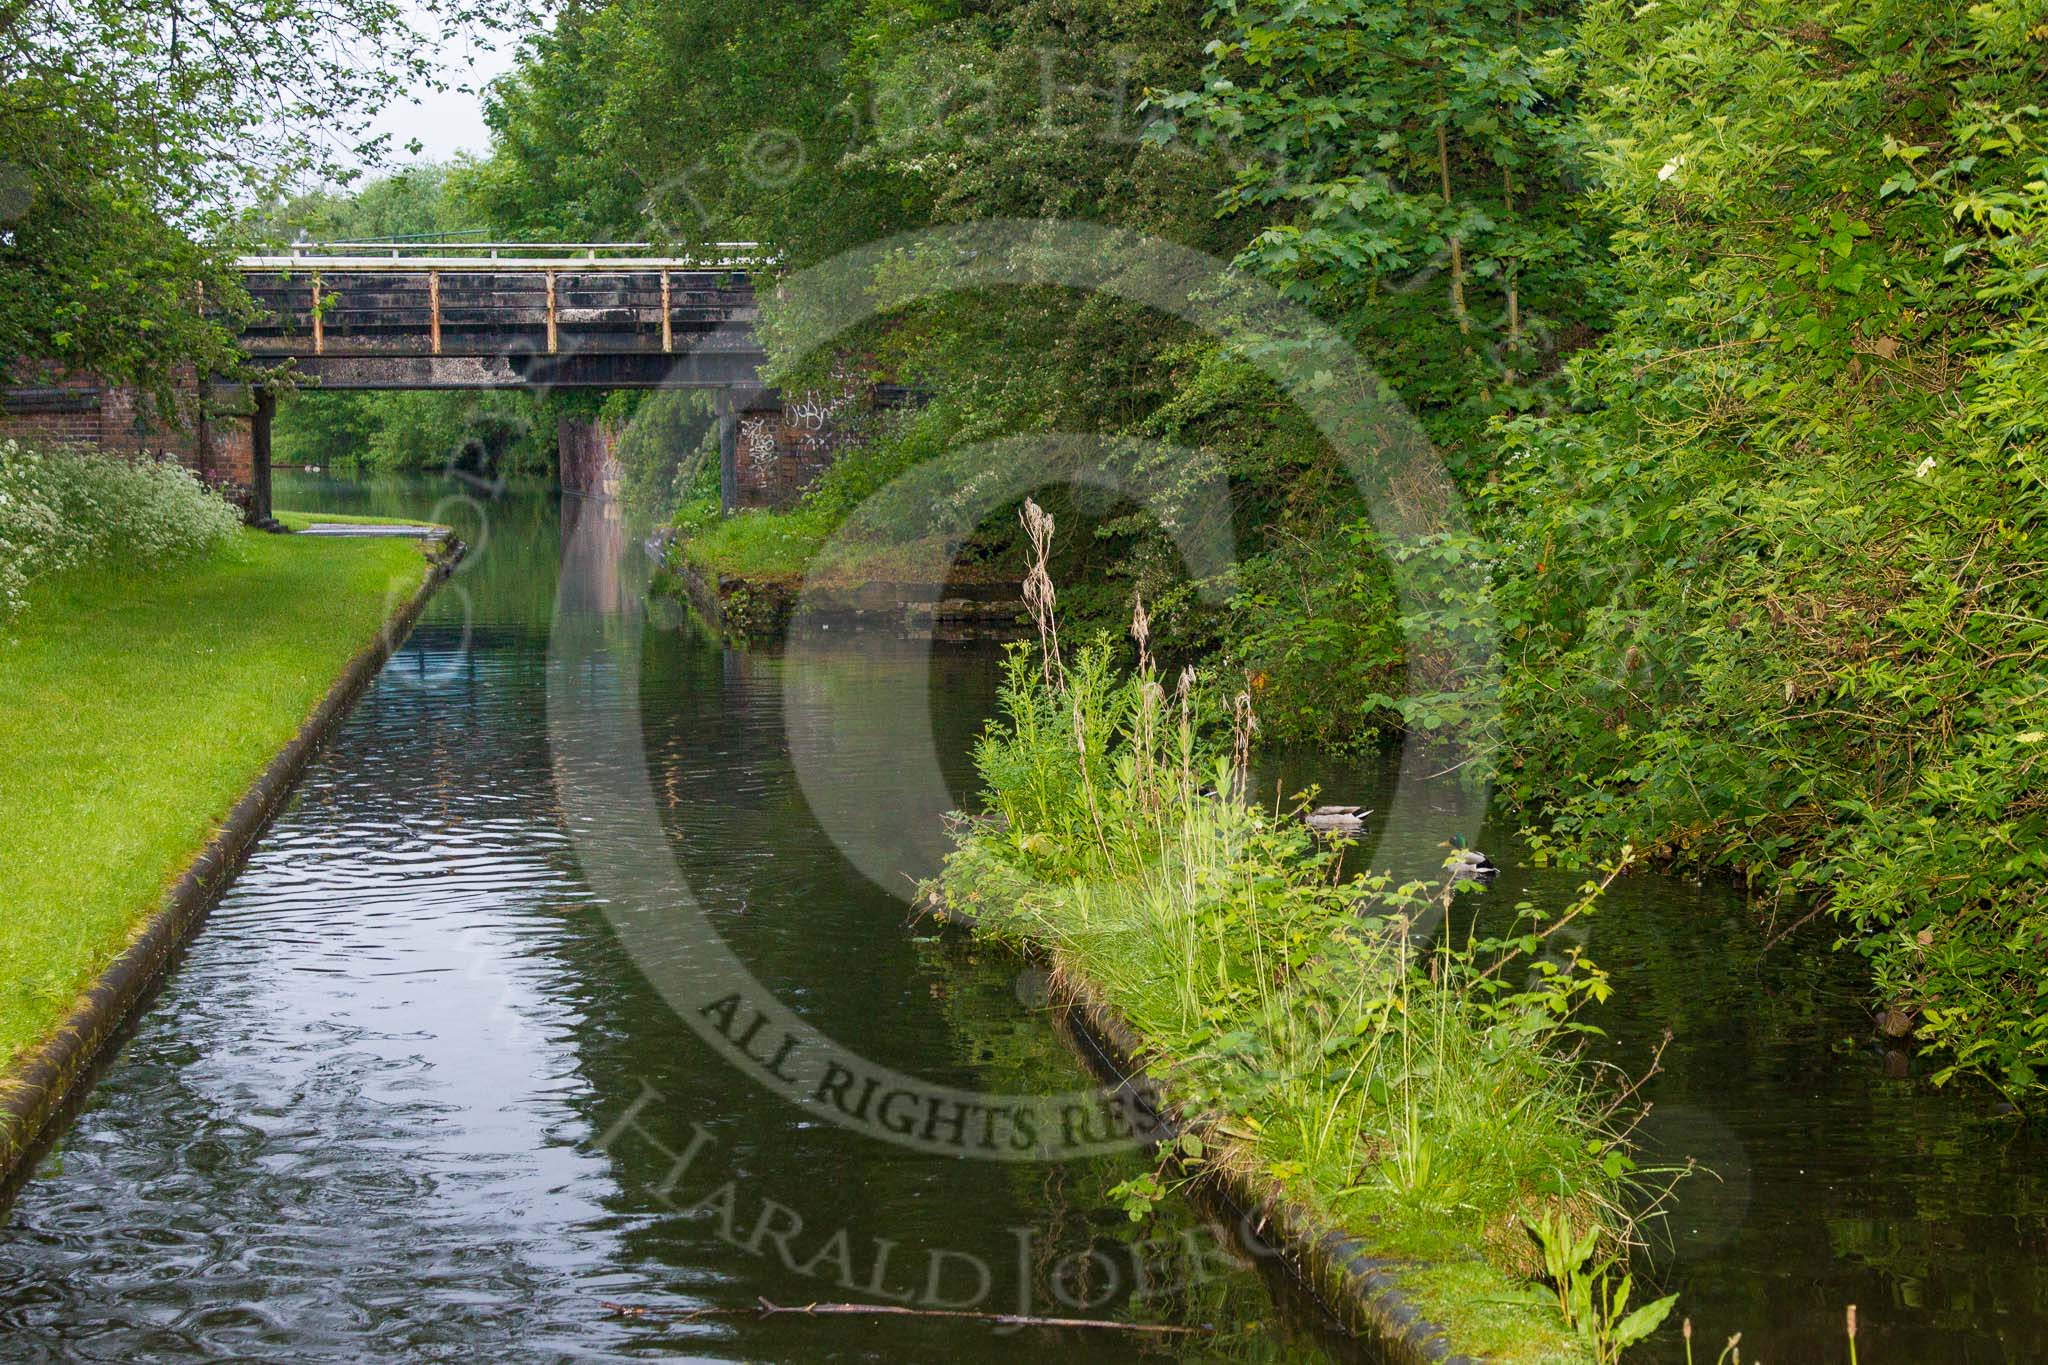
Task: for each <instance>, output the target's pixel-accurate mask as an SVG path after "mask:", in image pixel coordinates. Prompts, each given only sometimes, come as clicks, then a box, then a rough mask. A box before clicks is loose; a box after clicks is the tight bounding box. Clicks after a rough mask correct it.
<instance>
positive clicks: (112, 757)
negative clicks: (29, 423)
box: [0, 532, 425, 1065]
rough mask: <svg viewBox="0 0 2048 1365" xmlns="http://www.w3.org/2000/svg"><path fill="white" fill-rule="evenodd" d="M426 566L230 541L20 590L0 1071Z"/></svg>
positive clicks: (0, 936)
mask: <svg viewBox="0 0 2048 1365" xmlns="http://www.w3.org/2000/svg"><path fill="white" fill-rule="evenodd" d="M424 570H425V562H424V558H423V556H422V554H421V551H420V547H419V546H418V544H417V543H415V542H413V541H409V540H342V539H334V540H328V539H319V538H300V537H296V536H269V535H262V534H260V533H257V532H244V533H242V534H240V535H239V536H237V537H236V538H235V540H234V541H233V542H231V543H230V545H229V546H228V547H227V548H226V549H224V550H222V551H220V552H218V553H216V554H214V555H212V556H210V557H205V558H200V559H196V560H189V561H186V562H183V563H176V564H172V565H169V566H165V567H161V568H152V569H149V570H146V571H140V572H118V571H110V570H109V569H107V568H106V567H105V566H94V567H92V568H81V569H75V570H71V571H69V572H66V573H63V574H59V575H55V576H53V577H51V578H50V579H47V580H45V581H43V582H41V583H38V584H37V585H35V587H34V588H33V589H32V590H31V592H30V600H29V604H28V606H27V607H26V609H25V610H24V611H23V612H22V614H21V615H19V616H17V617H16V618H15V619H13V620H12V621H9V622H6V623H5V624H0V1065H4V1064H5V1063H6V1062H9V1061H11V1060H12V1059H13V1058H14V1057H16V1056H18V1055H19V1054H20V1053H21V1051H22V1050H23V1049H25V1048H27V1047H30V1046H33V1045H34V1044H36V1043H37V1042H39V1041H40V1040H41V1039H42V1038H44V1037H45V1036H46V1035H47V1034H48V1033H49V1031H50V1030H51V1028H52V1026H53V1025H54V1024H55V1023H56V1022H57V1021H58V1019H59V1018H60V1017H61V1016H62V1015H63V1014H64V1012H65V1011H66V1010H68V1009H69V1008H70V1006H71V1005H72V1003H73V1001H74V1000H75V999H76V997H77V996H78V993H79V992H80V991H81V990H82V989H83V988H84V987H85V986H86V985H87V984H88V983H89V982H90V981H91V980H92V978H93V977H94V976H95V975H96V974H97V973H98V972H99V971H100V970H101V969H102V968H103V967H105V966H106V964H107V963H108V961H110V960H111V959H112V958H113V957H114V956H115V955H116V954H118V953H119V952H120V950H121V949H122V947H123V946H124V945H125V944H126V943H127V942H128V941H129V938H130V937H131V935H132V934H133V932H134V931H135V930H136V928H137V927H138V925H139V924H140V922H141V921H142V920H143V918H144V917H145V916H146V915H147V914H148V912H149V911H150V910H152V909H153V908H154V907H155V906H156V905H157V904H158V902H159V901H160V899H161V897H162V895H163V893H164V891H165V890H166V889H167V888H168V887H169V886H170V884H171V883H172V882H173V881H174V880H176V878H177V876H178V874H179V873H180V872H182V871H183V870H184V868H185V867H186V866H187V864H188V863H190V861H191V859H192V858H193V856H194V855H195V854H197V853H198V852H199V850H200V849H201V848H202V847H203V846H204V845H205V843H206V841H207V839H208V838H210V837H211V835H212V834H213V832H214V830H215V829H216V828H217V827H218V826H219V824H220V822H221V820H222V819H223V818H225V816H226V815H227V813H228V811H229V809H230V808H232V807H233V805H234V803H235V802H236V801H237V800H238V799H239V798H240V797H241V795H242V793H243V792H244V791H245V790H246V789H247V788H248V786H249V784H250V782H251V781H252V780H253V779H254V778H255V776H256V774H257V773H258V772H260V771H261V770H262V768H263V766H264V764H266V763H267V762H269V761H270V759H271V757H272V756H273V755H274V754H275V753H276V752H277V751H278V750H279V749H280V748H282V747H283V746H284V744H285V743H286V742H287V741H288V740H290V738H291V737H292V735H293V734H295V733H296V732H297V730H298V729H299V727H300V725H301V724H303V723H304V721H305V719H306V717H307V715H308V714H309V713H310V712H311V711H312V710H313V708H314V707H315V706H316V705H317V704H318V703H319V701H320V699H321V697H322V696H324V695H325V694H326V692H327V690H328V689H329V688H330V687H331V686H332V685H333V684H334V681H335V679H336V678H337V677H339V676H340V674H341V671H342V669H343V667H344V666H345V665H346V664H347V662H348V660H349V659H350V658H351V657H353V656H354V655H355V654H356V653H357V652H358V651H359V650H361V649H362V648H363V647H364V646H365V645H366V644H368V643H369V642H370V641H371V640H372V639H373V638H374V636H375V635H376V632H377V630H378V628H379V627H380V626H381V625H382V624H383V622H384V621H385V619H386V618H387V617H388V616H389V615H390V614H391V613H392V611H394V610H395V609H396V608H397V607H398V606H399V604H400V603H402V602H403V601H404V600H405V599H406V598H407V597H408V596H410V595H411V593H412V592H413V591H414V590H415V589H416V588H417V587H418V586H419V584H420V582H421V578H422V575H423V573H424Z"/></svg>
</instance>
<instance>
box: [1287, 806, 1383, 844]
mask: <svg viewBox="0 0 2048 1365" xmlns="http://www.w3.org/2000/svg"><path fill="white" fill-rule="evenodd" d="M1371 814H1372V812H1371V811H1369V810H1367V809H1366V808H1365V807H1364V806H1317V807H1316V808H1315V809H1314V810H1309V811H1303V812H1302V815H1301V823H1303V824H1304V825H1307V826H1308V827H1309V828H1310V829H1312V830H1314V831H1315V832H1316V833H1317V834H1320V835H1322V836H1323V837H1325V838H1330V839H1334V838H1337V837H1340V836H1343V835H1351V834H1363V833H1364V832H1365V817H1366V816H1368V815H1371Z"/></svg>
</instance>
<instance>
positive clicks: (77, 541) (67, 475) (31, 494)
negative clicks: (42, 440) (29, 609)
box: [0, 441, 242, 620]
mask: <svg viewBox="0 0 2048 1365" xmlns="http://www.w3.org/2000/svg"><path fill="white" fill-rule="evenodd" d="M241 524H242V513H241V509H239V508H237V507H236V506H235V505H234V504H233V503H231V502H229V501H228V500H227V499H226V498H224V497H222V496H221V495H220V494H219V493H218V492H216V491H215V490H213V489H211V488H208V487H207V486H206V485H205V484H203V483H201V482H200V481H199V480H198V479H196V478H194V477H193V476H192V475H191V473H190V472H188V471H187V470H186V469H185V468H184V467H183V466H182V465H179V464H176V463H173V462H171V461H157V460H129V459H123V458H121V457H118V456H104V455H97V454H84V453H81V452H79V451H76V450H71V449H68V448H65V447H62V446H59V447H56V448H54V449H50V450H41V449H37V448H36V447H34V446H29V445H23V444H21V443H19V442H16V441H0V620H5V619H6V618H7V617H10V616H12V615H14V614H15V613H16V612H17V611H19V610H20V609H21V606H22V603H23V599H24V595H25V593H26V590H27V588H28V585H29V584H30V583H32V582H33V581H35V580H36V579H38V578H41V577H43V576H44V575H46V574H50V573H55V572H56V571H58V570H60V569H67V568H72V567H74V566H77V565H81V564H94V563H96V564H99V565H101V566H103V567H121V566H128V567H151V566H156V565H161V564H165V563H168V562H170V561H173V560H176V559H180V558H183V557H185V556H188V555H192V554H197V553H199V552H201V551H204V550H208V549H212V548H214V547H215V546H218V545H220V544H222V543H223V542H225V541H226V540H227V539H228V538H229V537H230V536H232V535H234V533H235V531H236V530H237V529H238V528H239V527H240V526H241Z"/></svg>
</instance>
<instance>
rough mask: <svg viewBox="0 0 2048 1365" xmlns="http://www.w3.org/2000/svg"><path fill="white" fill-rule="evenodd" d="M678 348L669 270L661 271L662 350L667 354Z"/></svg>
mask: <svg viewBox="0 0 2048 1365" xmlns="http://www.w3.org/2000/svg"><path fill="white" fill-rule="evenodd" d="M675 348H676V334H675V323H674V320H673V316H672V313H671V311H670V306H669V285H668V272H667V271H666V270H664V271H662V272H661V350H662V354H664V355H666V354H667V353H669V352H670V351H673V350H674V349H675Z"/></svg>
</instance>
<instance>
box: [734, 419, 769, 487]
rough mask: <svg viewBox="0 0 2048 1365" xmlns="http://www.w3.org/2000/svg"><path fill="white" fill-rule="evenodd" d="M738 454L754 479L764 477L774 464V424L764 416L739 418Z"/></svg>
mask: <svg viewBox="0 0 2048 1365" xmlns="http://www.w3.org/2000/svg"><path fill="white" fill-rule="evenodd" d="M739 447H740V450H739V454H740V460H741V461H742V462H743V463H744V465H745V467H746V468H747V470H748V471H749V472H751V473H752V474H753V476H754V477H755V478H756V479H765V478H766V477H767V476H768V473H769V471H770V470H772V469H773V468H774V466H775V426H774V423H773V422H771V421H770V420H769V419H768V418H767V417H766V416H750V417H742V418H740V431H739Z"/></svg>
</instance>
